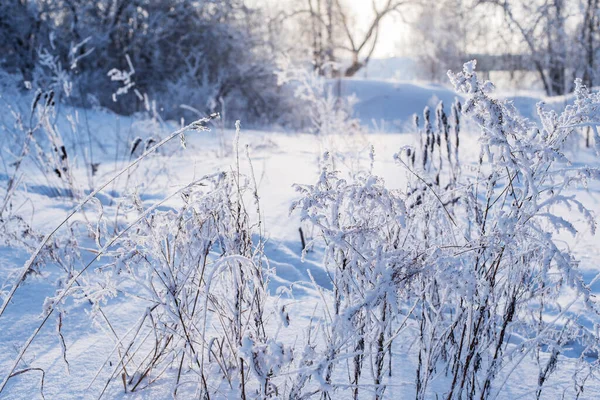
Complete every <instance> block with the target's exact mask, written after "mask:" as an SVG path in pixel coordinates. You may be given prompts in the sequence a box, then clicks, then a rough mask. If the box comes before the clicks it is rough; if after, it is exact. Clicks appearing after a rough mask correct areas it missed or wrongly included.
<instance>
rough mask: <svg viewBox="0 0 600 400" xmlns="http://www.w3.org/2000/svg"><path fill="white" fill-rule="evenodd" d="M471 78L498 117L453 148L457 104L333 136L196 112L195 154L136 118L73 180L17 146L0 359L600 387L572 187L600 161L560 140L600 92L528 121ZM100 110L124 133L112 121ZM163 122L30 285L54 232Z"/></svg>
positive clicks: (96, 382)
mask: <svg viewBox="0 0 600 400" xmlns="http://www.w3.org/2000/svg"><path fill="white" fill-rule="evenodd" d="M471 73H472V70H470V69H468V68H467V69H466V70H465V71H464V73H463V75H458V76H457V77H455V79H456V81H457V84H458V86H460V87H461V88H462V89H464V90H465V91H466V92H467V93H465V94H464V96H465V97H466V98H467V99H468V98H472V101H471V102H470V103H469V102H467V103H466V104H463V110H465V108H466V111H465V114H467V116H468V115H469V114H470V116H471V117H472V118H475V119H476V121H477V122H479V123H480V124H481V125H482V126H484V129H485V133H484V135H482V136H480V135H479V133H480V131H479V129H478V128H477V127H476V126H475V125H473V124H472V123H471V124H469V123H467V116H462V117H461V130H460V133H459V137H460V144H459V146H458V156H457V155H456V154H457V153H456V151H455V150H456V141H455V136H456V135H455V133H456V132H455V129H456V122H455V121H454V119H453V118H452V116H453V114H451V113H450V108H449V107H448V104H447V107H446V113H447V115H446V117H445V118H446V119H447V120H448V121H449V122H448V124H447V125H443V124H442V125H439V124H437V123H436V119H438V120H440V121H441V120H442V119H443V117H442V114H441V113H440V112H439V111H438V110H435V109H432V111H431V115H430V121H429V128H427V124H426V123H425V124H424V122H423V121H422V120H421V122H420V131H421V133H420V134H411V133H405V134H397V135H394V134H367V133H365V132H364V131H362V130H360V129H357V128H356V126H355V125H354V124H353V123H349V124H347V125H344V129H343V130H344V132H340V133H334V130H335V126H331V125H327V124H328V123H329V122H332V121H325V123H324V121H323V118H326V117H327V115H326V114H320V115H319V120H318V122H319V126H327V129H328V132H327V134H326V135H320V136H319V135H313V134H310V135H309V134H291V133H275V132H258V131H252V132H246V131H244V130H242V131H241V132H238V133H236V132H231V131H227V132H222V133H221V134H222V135H223V136H222V137H218V136H217V134H216V133H215V132H214V131H213V132H198V131H193V130H190V131H187V132H185V145H186V148H185V149H183V148H181V143H184V141H183V139H180V138H179V137H180V132H178V131H177V128H178V127H174V126H170V125H169V124H161V123H158V122H155V123H152V124H149V125H143V124H141V125H140V123H139V122H138V123H136V124H132V121H131V120H129V119H125V118H121V119H120V122H119V125H118V126H119V128H118V129H120V130H121V131H123V127H124V126H131V127H132V128H131V132H132V133H131V134H129V133H128V134H127V137H128V138H129V139H127V140H125V141H123V142H124V143H122V144H121V145H119V146H118V147H117V146H116V143H117V141H118V140H119V137H115V140H114V141H108V142H109V145H110V147H111V150H106V151H101V150H100V149H98V148H94V150H97V151H95V153H94V154H95V162H96V163H98V164H99V166H98V171H97V172H96V174H94V175H93V177H94V179H93V180H86V179H85V177H86V176H88V177H89V165H88V164H89V163H84V162H77V161H81V160H74V161H73V182H76V186H75V187H76V188H77V190H76V191H72V192H67V194H70V195H67V196H65V195H61V193H63V192H61V191H56V190H47V188H48V186H52V187H56V185H50V184H48V185H46V189H42V190H40V188H39V187H40V186H43V185H41V184H40V183H39V176H36V174H35V172H36V171H37V170H38V169H39V168H38V169H36V168H37V166H36V165H35V164H30V165H26V164H24V170H23V174H22V175H19V176H22V179H21V180H20V184H19V187H18V190H17V191H15V192H14V195H11V197H10V203H11V204H13V205H14V208H11V209H10V210H11V215H19V216H20V218H22V219H23V221H24V223H25V224H26V226H27V227H28V228H29V229H30V230H31V231H32V232H33V233H32V234H31V236H30V237H28V238H26V239H27V240H17V239H19V237H18V236H17V233H18V232H19V231H18V229H16V228H17V225H10V227H11V228H15V229H12V230H11V231H10V232H9V233H10V234H11V235H12V236H6V238H7V239H6V243H7V244H8V245H9V246H6V247H4V248H3V249H2V252H1V256H2V259H3V262H2V267H1V269H0V274H1V275H0V277H1V280H0V282H2V283H3V284H2V293H3V295H4V296H3V297H4V299H7V298H8V296H9V293H10V291H9V290H10V288H11V287H16V290H15V292H14V296H12V297H11V298H10V302H9V303H5V304H6V310H5V311H4V313H3V314H2V316H0V332H1V333H0V343H2V344H3V349H4V350H3V351H2V353H1V354H0V371H2V372H5V373H4V374H3V376H2V378H3V379H6V378H7V377H8V375H10V374H11V373H12V372H10V370H11V369H12V365H13V362H14V360H18V361H19V362H18V363H17V364H16V368H15V369H14V371H13V372H22V373H20V374H18V375H15V376H14V377H12V378H10V380H8V382H7V385H6V387H5V388H4V389H3V392H2V396H6V397H7V398H31V397H33V396H37V395H38V394H40V393H43V395H44V396H45V397H46V398H82V397H84V398H87V397H89V398H97V397H98V396H100V395H101V394H102V395H103V397H104V398H168V397H172V396H176V398H190V397H203V396H206V397H210V398H269V397H273V398H275V397H277V398H292V399H295V398H309V397H312V398H321V396H324V395H325V393H326V395H327V396H331V397H332V398H340V399H345V398H352V397H358V398H414V397H417V398H434V397H435V396H439V397H444V398H470V397H480V398H494V397H497V398H506V399H508V398H518V397H522V398H535V397H536V394H538V395H541V397H542V398H560V397H561V396H563V394H564V396H565V397H566V398H574V397H575V396H576V395H579V398H593V397H594V393H595V392H596V391H597V390H598V388H599V384H598V382H597V378H596V363H597V353H596V351H597V350H596V335H597V332H596V330H595V326H596V323H597V322H598V318H597V315H596V313H595V293H596V292H597V287H596V285H597V284H596V283H595V282H592V281H593V280H595V277H596V274H597V271H596V270H595V269H596V264H597V261H598V259H599V257H600V254H598V249H597V246H596V243H597V238H595V237H593V236H592V235H591V231H592V230H593V227H594V226H595V224H596V221H597V217H596V215H597V213H598V210H600V207H599V206H598V195H597V193H598V190H600V185H599V184H598V182H597V181H594V180H593V179H589V182H588V183H587V185H585V186H579V185H578V183H579V182H583V180H584V179H585V178H593V175H594V174H597V173H596V172H594V171H593V170H592V169H590V168H588V167H591V168H593V167H596V166H598V164H599V162H598V158H597V156H596V155H595V153H594V152H593V150H592V149H586V148H584V147H583V146H582V143H583V142H582V141H581V139H579V140H575V138H573V137H571V138H570V139H566V136H567V134H569V133H570V132H569V131H570V130H572V128H573V127H574V126H579V125H582V124H587V123H591V124H593V123H595V122H596V120H595V119H594V118H595V114H594V113H595V107H596V104H597V99H595V98H593V97H589V96H588V95H586V94H585V93H584V92H583V91H582V92H581V93H580V95H581V96H582V99H583V101H582V102H581V103H580V104H579V106H578V108H575V109H571V110H570V111H568V112H567V114H564V115H563V116H562V117H557V116H555V115H554V114H545V115H544V125H543V126H542V128H545V129H546V133H544V132H543V129H540V131H539V132H538V133H536V132H535V129H534V127H533V126H531V125H529V123H528V122H526V121H523V120H521V119H520V118H519V117H518V116H517V115H516V113H515V112H514V110H512V109H510V108H506V107H504V106H502V105H500V104H499V103H497V102H496V101H494V100H492V99H491V98H490V97H489V96H493V95H490V94H489V93H488V89H489V85H483V86H479V87H481V88H482V90H478V89H477V88H478V86H477V85H478V84H476V83H475V80H474V78H473V76H472V75H471ZM586 96H587V97H586ZM323 104H329V103H327V102H325V103H323ZM426 105H427V104H423V105H422V106H426ZM586 107H587V108H586ZM80 111H81V110H80ZM71 112H72V111H71ZM88 113H89V114H88V117H89V119H90V121H92V124H95V123H97V122H95V121H100V120H102V121H103V123H102V125H104V126H103V127H99V128H97V129H99V130H102V131H103V134H105V135H106V136H107V137H111V136H112V134H111V135H109V134H108V132H113V133H114V132H115V130H116V129H117V128H116V127H117V124H116V123H114V119H113V118H116V117H113V116H111V115H110V114H108V115H106V114H105V115H103V114H100V113H95V112H92V111H88ZM500 115H502V117H501V118H500ZM587 117H593V118H592V119H588V120H586V119H585V118H587ZM339 118H342V119H343V118H345V117H344V116H341V117H340V116H336V117H335V120H333V122H335V123H336V124H337V123H340V121H339ZM113 123H114V124H113ZM25 126H27V124H25ZM57 126H58V127H59V128H60V126H61V122H60V121H59V123H58V124H57ZM63 126H65V125H63ZM144 126H146V127H149V128H151V134H150V135H149V134H148V133H149V132H148V129H144ZM445 127H446V128H447V129H448V134H449V135H448V136H447V137H448V138H449V140H447V139H446V135H445V130H444V129H445ZM347 129H353V130H354V129H356V130H354V131H353V132H352V135H351V136H349V135H348V132H347V131H346V130H347ZM142 133H145V134H146V135H143V134H142ZM170 133H172V135H173V138H174V139H173V140H174V141H176V143H175V144H174V145H165V146H162V147H160V148H159V149H158V151H157V152H154V153H153V154H152V155H148V156H146V157H144V159H142V160H140V163H139V164H138V165H136V166H133V167H126V169H125V172H124V173H123V175H122V176H120V177H119V178H117V179H115V180H114V181H111V182H110V184H109V185H108V186H107V187H106V188H105V189H104V190H102V191H100V193H99V195H98V196H97V199H98V200H90V201H89V202H88V204H87V205H86V206H83V207H82V210H83V212H78V213H76V214H75V215H74V216H73V217H72V219H70V220H69V221H67V223H66V224H65V225H64V227H63V228H62V229H61V230H59V231H58V232H57V234H55V235H53V236H52V237H51V238H50V240H49V243H50V244H51V245H50V246H45V247H43V248H41V252H40V256H41V258H40V259H39V260H37V261H38V262H34V263H32V267H34V268H26V279H25V280H23V281H21V280H20V275H19V271H22V268H23V265H27V264H26V262H27V260H28V259H29V257H30V253H31V251H32V250H34V249H35V244H37V243H39V239H40V235H43V234H45V233H48V232H51V231H52V229H54V227H56V226H57V225H58V223H60V222H61V221H63V220H64V218H66V217H67V216H68V213H69V210H71V209H72V208H73V207H75V206H76V205H77V204H81V203H82V201H83V200H84V199H85V198H86V196H87V195H88V194H89V193H90V192H91V191H93V190H94V189H98V188H100V187H101V183H102V182H106V181H108V180H110V179H112V177H114V175H115V173H116V172H117V171H120V170H122V169H123V167H125V166H127V165H129V164H130V163H131V162H132V161H133V160H135V159H136V158H137V157H139V156H140V155H141V154H142V152H141V151H140V150H139V147H138V146H140V145H141V143H146V144H144V146H145V148H146V149H148V148H152V143H150V145H147V143H148V138H149V137H150V136H152V137H153V140H154V143H159V142H160V140H161V139H164V138H167V137H169V134H170ZM577 134H579V133H578V132H577V131H575V132H573V133H571V135H577ZM138 136H139V137H140V138H141V141H140V142H139V143H138V144H137V145H135V146H134V145H133V144H134V143H136V142H137V140H136V137H138ZM563 139H564V141H567V142H568V144H569V146H568V149H567V150H566V151H565V152H564V154H563V153H562V152H561V151H560V150H559V147H558V146H559V145H560V144H562V142H563ZM66 142H67V143H66V145H67V148H69V146H70V145H73V143H71V142H70V141H68V140H66ZM47 143H48V142H42V141H40V146H42V145H46V144H47ZM49 143H50V144H51V143H52V142H51V141H50V142H49ZM99 143H104V141H99ZM223 143H225V144H226V145H225V146H223ZM553 146H557V147H555V148H554V147H553ZM50 148H51V147H50ZM119 149H120V150H119ZM447 149H450V150H451V151H450V157H448V154H447V152H448V150H447ZM554 150H556V151H554ZM427 152H429V153H427ZM69 154H71V153H70V152H69ZM82 154H83V151H82ZM425 154H428V156H427V159H426V160H425V159H424V157H425V156H424V155H425ZM492 155H493V157H492ZM563 156H564V157H563ZM567 159H571V160H573V162H571V163H568V162H567V161H566V160H567ZM575 168H582V169H580V170H576V169H575ZM9 170H10V169H9ZM53 179H54V178H53ZM53 182H55V181H53ZM191 183H194V184H191ZM296 184H297V185H299V186H296V187H294V185H296ZM74 185H75V183H74ZM28 205H29V206H28ZM33 205H34V206H33ZM292 206H293V207H292ZM583 207H587V208H589V210H590V214H589V215H588V214H586V212H585V211H584V212H581V211H582V210H583ZM290 208H293V209H294V210H295V211H293V212H292V213H291V214H290ZM567 221H571V224H572V225H569V223H568V222H567ZM590 222H591V223H590ZM20 226H21V225H19V227H20ZM299 228H302V232H303V235H304V236H305V240H306V244H307V248H306V252H305V253H304V254H303V253H302V244H301V239H300V235H299V231H298V229H299ZM555 231H557V232H555ZM568 231H572V233H574V235H571V234H569V232H568ZM99 254H101V256H99ZM96 257H97V259H95V258H96ZM84 268H85V269H86V270H85V272H84V273H80V272H81V271H82V270H83V269H84ZM588 283H592V285H591V288H590V290H588V288H587V286H586V284H588ZM58 300H60V301H58ZM5 301H6V300H5ZM45 318H47V322H46V323H45V325H44V326H43V328H42V329H41V330H40V331H39V333H38V332H37V331H36V328H37V327H39V326H40V324H41V322H43V321H44V319H45ZM32 335H35V338H34V340H33V341H32V342H31V345H30V347H29V348H27V349H26V350H27V351H25V352H24V353H23V354H22V356H21V357H20V356H19V353H20V351H21V350H22V349H23V345H24V343H25V342H26V340H27V338H29V337H32ZM42 376H43V383H44V384H43V388H42V386H41V378H42ZM540 377H541V379H540ZM584 383H585V385H583V384H584ZM578 385H580V386H581V385H583V387H584V388H585V389H584V390H583V391H582V390H581V387H580V386H578ZM541 389H543V390H541ZM540 390H541V391H540ZM451 391H452V392H451Z"/></svg>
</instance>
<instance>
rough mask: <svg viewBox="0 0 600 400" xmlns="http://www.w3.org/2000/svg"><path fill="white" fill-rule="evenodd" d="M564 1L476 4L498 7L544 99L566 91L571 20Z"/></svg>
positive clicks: (502, 0)
mask: <svg viewBox="0 0 600 400" xmlns="http://www.w3.org/2000/svg"><path fill="white" fill-rule="evenodd" d="M568 1H569V0H539V1H531V2H522V1H520V0H517V1H515V0H480V4H493V5H496V6H498V7H501V9H502V10H503V12H504V16H505V19H506V21H507V23H508V24H509V28H511V29H512V30H514V31H516V32H517V33H518V35H519V36H520V37H521V39H522V40H523V42H524V43H525V45H526V47H527V49H528V51H529V55H530V57H531V62H532V63H533V64H534V66H535V69H536V71H537V73H538V75H539V78H540V80H541V82H542V84H543V86H544V90H545V91H546V93H547V94H548V95H561V94H564V93H565V92H566V91H567V86H566V77H567V76H566V73H567V69H568V63H567V49H568V47H569V46H568V43H569V42H570V41H571V39H570V37H569V34H568V33H567V25H568V24H567V20H568V19H569V18H571V17H572V16H573V15H572V14H570V13H569V12H570V7H568V6H569V4H567V3H568Z"/></svg>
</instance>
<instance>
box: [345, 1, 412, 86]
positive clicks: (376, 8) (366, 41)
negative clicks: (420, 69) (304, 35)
mask: <svg viewBox="0 0 600 400" xmlns="http://www.w3.org/2000/svg"><path fill="white" fill-rule="evenodd" d="M410 2H411V1H410V0H386V1H385V2H384V3H383V4H381V5H380V4H379V3H380V2H378V1H377V0H371V9H372V10H373V17H372V19H371V20H370V22H369V24H368V28H367V30H366V32H365V33H362V34H361V33H359V32H357V31H356V30H355V29H353V26H352V25H351V21H350V19H349V18H348V9H347V7H346V6H345V3H343V2H341V1H340V0H335V6H336V11H337V12H338V13H339V16H340V22H341V27H342V32H343V35H344V44H343V45H342V46H341V49H342V50H345V51H348V52H350V54H351V55H352V64H350V66H349V67H348V68H346V69H345V71H344V75H345V76H347V77H350V76H354V75H355V74H356V73H357V72H358V71H359V70H360V69H361V68H363V67H364V66H365V65H367V64H368V62H369V60H370V59H371V57H372V55H373V53H374V51H375V48H376V46H377V42H378V39H379V31H380V27H381V22H382V20H383V19H384V18H386V17H387V16H388V15H389V14H391V13H392V12H395V11H399V9H400V8H401V7H402V6H404V5H406V4H409V3H410ZM413 3H414V2H413Z"/></svg>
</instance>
